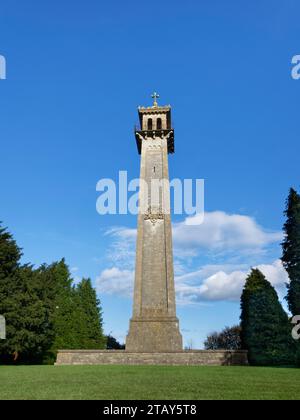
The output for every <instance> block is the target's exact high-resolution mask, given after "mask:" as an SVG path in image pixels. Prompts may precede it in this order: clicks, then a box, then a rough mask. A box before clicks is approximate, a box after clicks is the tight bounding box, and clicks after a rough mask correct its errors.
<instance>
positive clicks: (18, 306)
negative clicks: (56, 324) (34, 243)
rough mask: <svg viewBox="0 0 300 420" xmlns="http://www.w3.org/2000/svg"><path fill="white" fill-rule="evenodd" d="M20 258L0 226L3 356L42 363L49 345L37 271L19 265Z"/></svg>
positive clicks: (14, 243)
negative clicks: (4, 323) (40, 361)
mask: <svg viewBox="0 0 300 420" xmlns="http://www.w3.org/2000/svg"><path fill="white" fill-rule="evenodd" d="M21 255H22V254H21V250H20V248H19V247H18V246H17V244H16V242H15V240H14V239H13V237H12V235H11V234H10V233H9V232H7V230H6V229H4V228H2V227H0V314H1V315H4V317H5V319H6V339H5V340H1V342H0V357H1V360H2V361H5V362H12V361H23V362H24V361H26V362H27V361H33V360H39V359H40V357H41V355H42V353H43V351H44V349H45V348H46V347H47V346H48V340H47V337H46V335H45V334H44V326H45V316H44V315H45V311H44V308H43V303H42V302H41V300H40V299H39V297H38V295H37V293H36V289H35V284H34V277H35V272H34V270H33V268H32V267H31V266H28V265H24V266H21V265H20V258H21Z"/></svg>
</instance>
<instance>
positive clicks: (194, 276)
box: [176, 260, 289, 303]
mask: <svg viewBox="0 0 300 420" xmlns="http://www.w3.org/2000/svg"><path fill="white" fill-rule="evenodd" d="M229 267H230V266H228V267H227V271H226V267H225V266H223V267H220V269H219V270H217V271H216V272H215V273H214V274H211V275H209V276H208V277H206V278H205V277H204V276H203V274H204V273H205V271H207V270H208V271H210V270H211V268H212V266H208V268H204V270H200V271H197V272H194V273H189V274H186V275H185V276H181V277H179V278H178V279H177V283H176V290H177V293H178V295H179V297H180V299H182V300H183V301H184V302H188V301H190V302H191V303H193V302H197V301H203V300H208V301H220V300H223V301H226V300H229V301H237V300H239V299H240V296H241V293H242V290H243V287H244V284H245V281H246V277H247V275H248V274H249V270H234V271H228V268H229ZM256 268H258V269H259V270H261V271H262V273H263V274H264V275H265V276H266V278H267V280H268V281H270V283H271V284H272V285H273V286H275V287H276V288H277V290H280V289H281V288H282V287H283V286H284V285H285V283H287V282H288V280H289V279H288V275H287V272H286V271H285V269H284V268H283V266H282V263H281V261H280V260H276V261H274V262H273V263H272V264H261V265H257V266H256ZM215 269H217V266H215Z"/></svg>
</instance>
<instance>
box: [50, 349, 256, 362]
mask: <svg viewBox="0 0 300 420" xmlns="http://www.w3.org/2000/svg"><path fill="white" fill-rule="evenodd" d="M247 364H248V360H247V352H246V351H242V350H241V351H226V350H220V351H218V350H182V351H177V352H149V353H145V352H143V353H142V352H135V353H134V352H128V351H126V350H60V351H59V352H58V355H57V362H56V365H189V366H193V365H195V366H203V365H205V366H207V365H210V366H234V365H247Z"/></svg>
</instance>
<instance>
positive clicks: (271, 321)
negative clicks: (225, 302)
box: [241, 269, 295, 365]
mask: <svg viewBox="0 0 300 420" xmlns="http://www.w3.org/2000/svg"><path fill="white" fill-rule="evenodd" d="M241 309H242V312H241V327H242V334H241V337H242V348H244V349H246V350H248V351H249V355H248V357H249V362H250V363H251V364H253V365H290V364H294V362H295V343H294V342H293V339H292V337H291V326H290V324H289V320H288V316H287V314H286V313H285V312H284V310H283V308H282V306H281V304H280V302H279V300H278V295H277V293H276V291H275V289H274V287H273V286H272V285H271V284H270V283H269V282H268V281H267V280H266V278H265V276H264V275H263V274H262V273H261V272H260V271H259V270H258V269H253V270H252V271H251V273H250V275H249V276H248V278H247V281H246V284H245V287H244V290H243V294H242V297H241Z"/></svg>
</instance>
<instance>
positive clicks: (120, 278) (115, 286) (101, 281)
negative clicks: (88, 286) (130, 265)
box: [96, 267, 134, 296]
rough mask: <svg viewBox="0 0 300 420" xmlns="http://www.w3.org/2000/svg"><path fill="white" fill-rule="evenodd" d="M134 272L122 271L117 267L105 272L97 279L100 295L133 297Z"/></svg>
mask: <svg viewBox="0 0 300 420" xmlns="http://www.w3.org/2000/svg"><path fill="white" fill-rule="evenodd" d="M133 279H134V272H133V271H130V270H120V269H119V268H117V267H112V268H108V269H106V270H103V271H102V272H101V274H100V276H99V277H97V279H96V288H97V292H98V293H106V294H118V295H121V296H131V295H132V291H133Z"/></svg>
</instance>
